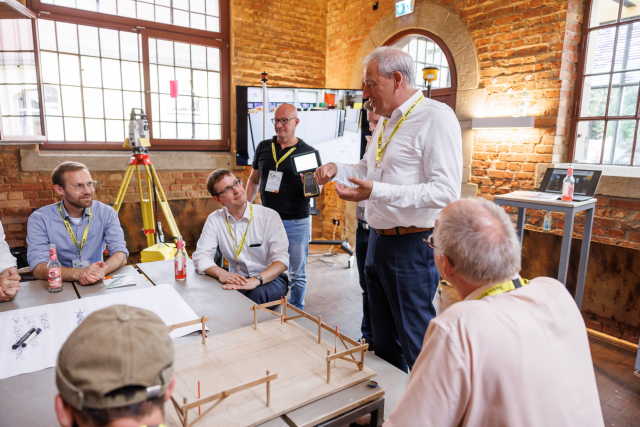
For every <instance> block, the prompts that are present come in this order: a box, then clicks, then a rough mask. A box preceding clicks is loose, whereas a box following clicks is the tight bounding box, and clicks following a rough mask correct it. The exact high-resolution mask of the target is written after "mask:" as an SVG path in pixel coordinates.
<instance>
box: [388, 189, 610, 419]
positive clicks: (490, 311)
mask: <svg viewBox="0 0 640 427" xmlns="http://www.w3.org/2000/svg"><path fill="white" fill-rule="evenodd" d="M427 241H428V244H429V245H430V246H431V247H432V248H433V249H434V251H435V263H436V266H437V267H438V271H439V272H440V276H441V277H442V278H443V279H446V280H447V282H449V283H450V284H451V285H452V286H453V288H454V289H455V290H456V291H457V292H458V294H459V295H460V297H461V298H462V301H461V302H458V303H455V304H454V305H452V306H451V307H449V308H447V309H446V310H445V311H444V312H443V313H441V314H440V315H439V316H438V317H436V318H435V319H433V320H432V321H431V323H430V324H429V328H428V329H427V333H426V335H425V337H424V345H423V348H422V351H421V352H420V356H419V357H418V360H416V363H415V365H414V366H413V370H412V371H411V376H410V377H409V382H408V384H407V388H406V389H405V391H404V395H403V396H402V398H401V399H400V402H399V403H398V405H397V406H396V407H395V409H394V411H393V412H392V413H391V415H390V416H389V418H388V419H387V421H386V422H385V424H384V425H385V427H392V426H418V425H419V426H438V427H447V426H452V427H453V426H461V425H465V426H541V427H542V426H563V427H573V426H575V427H586V426H598V427H599V426H603V425H604V422H603V417H602V410H601V408H600V400H599V397H598V389H597V386H596V379H595V374H594V370H593V362H592V360H591V353H590V351H589V342H588V338H587V333H586V329H585V325H584V321H583V319H582V316H581V315H580V310H579V309H578V307H577V305H576V303H575V301H574V300H573V298H572V297H571V295H570V294H569V292H568V291H567V290H566V288H565V287H564V285H563V284H562V283H560V282H558V281H557V280H555V279H551V278H548V277H538V278H536V279H533V280H531V281H530V282H528V281H527V280H525V279H522V278H521V277H520V276H519V272H520V258H521V253H520V243H519V242H518V238H517V237H516V232H515V229H514V227H513V225H512V224H511V221H510V219H509V217H508V216H507V214H506V213H505V212H504V210H503V209H502V208H501V207H499V206H497V205H495V204H493V203H491V202H489V201H487V200H485V199H481V198H469V199H463V200H460V201H458V202H455V203H452V204H451V205H449V206H447V207H446V208H445V209H444V210H443V211H442V213H440V215H439V216H438V219H437V221H436V224H435V228H434V231H433V234H432V235H431V236H429V238H427Z"/></svg>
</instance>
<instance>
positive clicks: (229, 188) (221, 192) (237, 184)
mask: <svg viewBox="0 0 640 427" xmlns="http://www.w3.org/2000/svg"><path fill="white" fill-rule="evenodd" d="M237 187H242V180H241V179H239V180H237V181H236V182H234V183H233V185H230V186H228V187H226V188H225V189H224V190H222V191H220V192H219V193H216V194H215V195H216V196H221V195H223V194H227V193H229V191H233V189H234V188H237Z"/></svg>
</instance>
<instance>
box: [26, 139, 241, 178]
mask: <svg viewBox="0 0 640 427" xmlns="http://www.w3.org/2000/svg"><path fill="white" fill-rule="evenodd" d="M149 154H150V156H151V161H152V162H153V165H154V166H155V168H156V170H157V171H169V170H187V171H193V170H206V171H213V170H215V169H218V168H227V169H239V168H242V166H240V167H239V166H236V160H235V153H231V152H209V151H201V152H194V151H152V152H151V153H149ZM130 157H131V152H127V151H124V150H123V151H97V150H85V151H80V150H79V151H69V150H46V151H40V150H39V149H38V146H37V145H33V146H32V147H30V148H26V147H25V148H21V149H20V166H21V168H22V171H24V172H37V171H48V172H51V171H53V170H54V169H55V168H56V166H58V165H59V164H60V163H62V162H64V161H75V162H80V163H84V164H85V165H87V167H88V168H89V170H90V171H104V172H123V171H124V170H126V168H127V165H128V162H129V158H130Z"/></svg>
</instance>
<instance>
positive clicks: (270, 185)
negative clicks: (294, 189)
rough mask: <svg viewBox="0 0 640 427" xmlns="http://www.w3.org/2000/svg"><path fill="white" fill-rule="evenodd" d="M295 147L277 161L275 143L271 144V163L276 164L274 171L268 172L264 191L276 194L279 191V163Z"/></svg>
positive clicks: (280, 178) (292, 150)
mask: <svg viewBox="0 0 640 427" xmlns="http://www.w3.org/2000/svg"><path fill="white" fill-rule="evenodd" d="M295 149H296V147H293V148H291V150H289V151H287V153H286V154H285V155H284V156H282V157H281V158H280V160H278V158H277V157H276V144H275V142H272V143H271V152H272V153H273V161H274V162H276V170H274V171H269V176H268V177H267V184H266V185H265V186H264V190H265V191H269V192H271V193H277V192H278V191H280V184H281V183H282V172H278V166H280V163H282V162H283V161H284V159H286V158H287V157H289V154H291V153H293V152H294V150H295Z"/></svg>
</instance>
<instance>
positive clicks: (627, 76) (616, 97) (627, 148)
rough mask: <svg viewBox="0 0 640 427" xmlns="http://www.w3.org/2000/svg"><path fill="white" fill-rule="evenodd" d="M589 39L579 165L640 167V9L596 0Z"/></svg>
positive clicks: (579, 119) (579, 125) (579, 122)
mask: <svg viewBox="0 0 640 427" xmlns="http://www.w3.org/2000/svg"><path fill="white" fill-rule="evenodd" d="M586 39H587V47H586V53H585V57H584V68H583V79H582V95H581V97H582V98H581V102H580V105H578V106H577V107H578V111H577V118H576V121H577V123H576V138H575V154H574V160H575V161H576V162H578V163H596V164H615V165H640V155H639V153H638V151H639V150H638V149H639V148H640V147H639V144H637V140H638V118H639V117H640V116H639V112H638V94H639V91H640V7H638V6H636V4H635V3H634V2H630V1H626V0H625V1H614V0H593V2H592V4H591V12H590V16H589V20H588V29H587V34H586Z"/></svg>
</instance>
